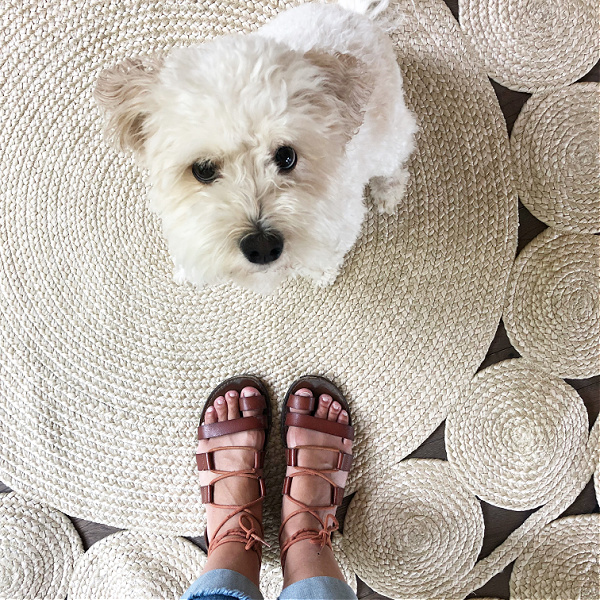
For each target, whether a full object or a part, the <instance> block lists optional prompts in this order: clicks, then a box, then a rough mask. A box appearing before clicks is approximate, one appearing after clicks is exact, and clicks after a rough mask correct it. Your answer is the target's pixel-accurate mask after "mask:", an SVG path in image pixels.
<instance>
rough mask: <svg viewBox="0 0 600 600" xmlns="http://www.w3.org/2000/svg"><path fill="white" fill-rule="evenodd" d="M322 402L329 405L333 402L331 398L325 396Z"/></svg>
mask: <svg viewBox="0 0 600 600" xmlns="http://www.w3.org/2000/svg"><path fill="white" fill-rule="evenodd" d="M321 400H322V401H323V404H329V403H330V402H331V398H330V397H329V396H323V398H321Z"/></svg>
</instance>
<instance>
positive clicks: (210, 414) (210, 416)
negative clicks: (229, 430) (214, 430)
mask: <svg viewBox="0 0 600 600" xmlns="http://www.w3.org/2000/svg"><path fill="white" fill-rule="evenodd" d="M216 422H217V411H216V410H215V407H214V406H209V407H208V408H207V409H206V412H205V413H204V422H203V423H202V425H210V424H212V423H216Z"/></svg>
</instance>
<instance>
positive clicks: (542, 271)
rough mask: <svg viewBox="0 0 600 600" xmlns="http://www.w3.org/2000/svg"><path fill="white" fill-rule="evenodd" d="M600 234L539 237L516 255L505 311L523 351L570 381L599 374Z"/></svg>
mask: <svg viewBox="0 0 600 600" xmlns="http://www.w3.org/2000/svg"><path fill="white" fill-rule="evenodd" d="M598 289H600V238H599V237H598V236H594V235H581V234H563V233H561V232H560V231H557V230H555V229H553V228H549V229H547V230H546V231H544V232H542V233H541V234H540V235H538V236H537V237H536V238H535V239H534V240H533V241H532V242H530V243H529V244H528V245H527V246H526V247H525V248H524V249H523V250H522V251H521V253H520V254H519V256H518V257H517V259H516V261H515V264H514V267H513V271H512V274H511V278H510V283H509V287H508V291H507V296H506V307H505V310H504V315H503V319H504V324H505V325H506V332H507V334H508V337H509V338H510V341H511V342H512V344H513V346H514V347H515V348H516V349H517V350H518V352H519V353H520V354H521V355H522V356H524V357H526V358H528V359H530V360H533V361H534V362H536V363H538V365H539V366H541V367H542V368H543V369H545V370H547V371H549V372H551V373H554V374H555V375H558V376H559V377H564V378H569V379H585V378H586V377H593V376H594V375H598V374H600V360H599V359H598V357H599V356H600V296H599V295H598Z"/></svg>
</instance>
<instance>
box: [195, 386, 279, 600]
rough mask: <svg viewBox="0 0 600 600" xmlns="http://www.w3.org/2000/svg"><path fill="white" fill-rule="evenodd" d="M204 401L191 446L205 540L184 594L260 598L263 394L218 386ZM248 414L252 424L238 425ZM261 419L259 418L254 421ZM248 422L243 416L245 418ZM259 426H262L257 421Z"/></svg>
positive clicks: (265, 418) (199, 596) (263, 430)
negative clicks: (200, 566)
mask: <svg viewBox="0 0 600 600" xmlns="http://www.w3.org/2000/svg"><path fill="white" fill-rule="evenodd" d="M222 394H223V395H221V394H219V395H217V397H216V398H215V399H214V403H211V401H209V402H208V403H207V404H208V406H207V408H206V410H205V413H204V419H203V421H202V423H201V427H200V428H199V442H198V448H197V451H196V454H197V459H198V467H199V469H200V485H201V491H202V496H203V501H204V502H205V503H206V515H207V524H208V525H207V530H206V538H207V540H210V543H209V553H208V560H207V562H206V566H205V568H204V570H203V571H202V575H201V577H200V578H199V579H198V580H197V581H196V582H195V583H194V584H193V585H192V587H191V588H190V589H189V590H188V592H186V595H185V596H184V598H186V599H192V598H201V597H212V596H215V597H216V596H219V595H227V593H230V596H231V597H235V598H252V599H256V598H261V595H260V591H259V590H258V581H259V572H260V563H261V551H260V548H261V545H260V544H262V543H264V542H263V541H262V539H261V536H262V500H263V498H262V491H263V488H262V487H261V485H259V484H260V483H261V477H262V460H263V458H262V457H263V456H264V455H263V449H264V445H265V429H266V422H267V417H266V415H264V414H263V412H264V408H263V407H265V406H266V402H269V400H268V398H265V397H264V395H263V394H261V393H260V392H259V390H258V389H256V388H254V387H249V386H246V387H244V388H243V389H242V390H241V391H238V390H236V389H228V390H226V389H223V391H222ZM246 418H254V421H252V425H253V427H252V428H250V429H247V428H245V427H244V424H243V422H244V420H245V419H246ZM261 419H262V421H260V420H261ZM249 422H250V421H249V420H248V421H246V423H249ZM261 423H262V425H264V426H262V425H261Z"/></svg>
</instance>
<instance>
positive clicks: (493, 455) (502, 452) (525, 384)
mask: <svg viewBox="0 0 600 600" xmlns="http://www.w3.org/2000/svg"><path fill="white" fill-rule="evenodd" d="M587 440H588V417H587V411H586V409H585V404H584V403H583V400H582V399H581V397H580V396H579V394H578V393H577V392H576V391H575V390H574V389H573V388H572V387H571V386H569V385H567V384H566V383H565V382H564V381H563V380H562V379H559V378H558V377H554V376H552V375H549V374H548V373H546V372H544V371H542V370H541V369H539V368H538V367H537V366H536V365H535V364H532V363H529V362H528V361H527V360H523V359H517V360H509V361H504V362H502V363H499V364H497V365H494V366H492V367H489V368H487V369H484V370H483V371H481V372H480V373H478V374H477V376H476V377H475V378H474V379H473V382H472V383H471V386H470V387H469V389H468V390H467V391H466V392H465V395H464V397H463V398H461V400H460V401H459V402H457V404H456V405H455V407H454V408H453V409H452V410H451V411H450V414H449V415H448V419H447V420H446V452H447V453H448V461H449V462H450V464H451V465H452V466H453V467H454V468H455V470H456V472H457V475H458V477H459V479H461V480H462V481H463V482H464V483H465V485H466V486H467V487H468V488H469V489H470V490H471V492H473V493H474V494H476V495H477V496H479V497H480V498H481V499H482V500H485V501H486V502H489V503H490V504H494V505H496V506H500V507H502V508H506V509H509V510H529V509H532V508H536V507H538V506H541V505H542V504H546V502H548V500H550V499H551V498H552V497H554V495H555V494H556V485H557V482H558V481H560V480H561V479H564V477H565V475H566V474H568V473H569V471H570V470H571V469H572V467H573V463H574V462H575V458H576V457H577V456H579V455H581V454H582V453H583V452H584V451H585V447H586V445H587Z"/></svg>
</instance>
